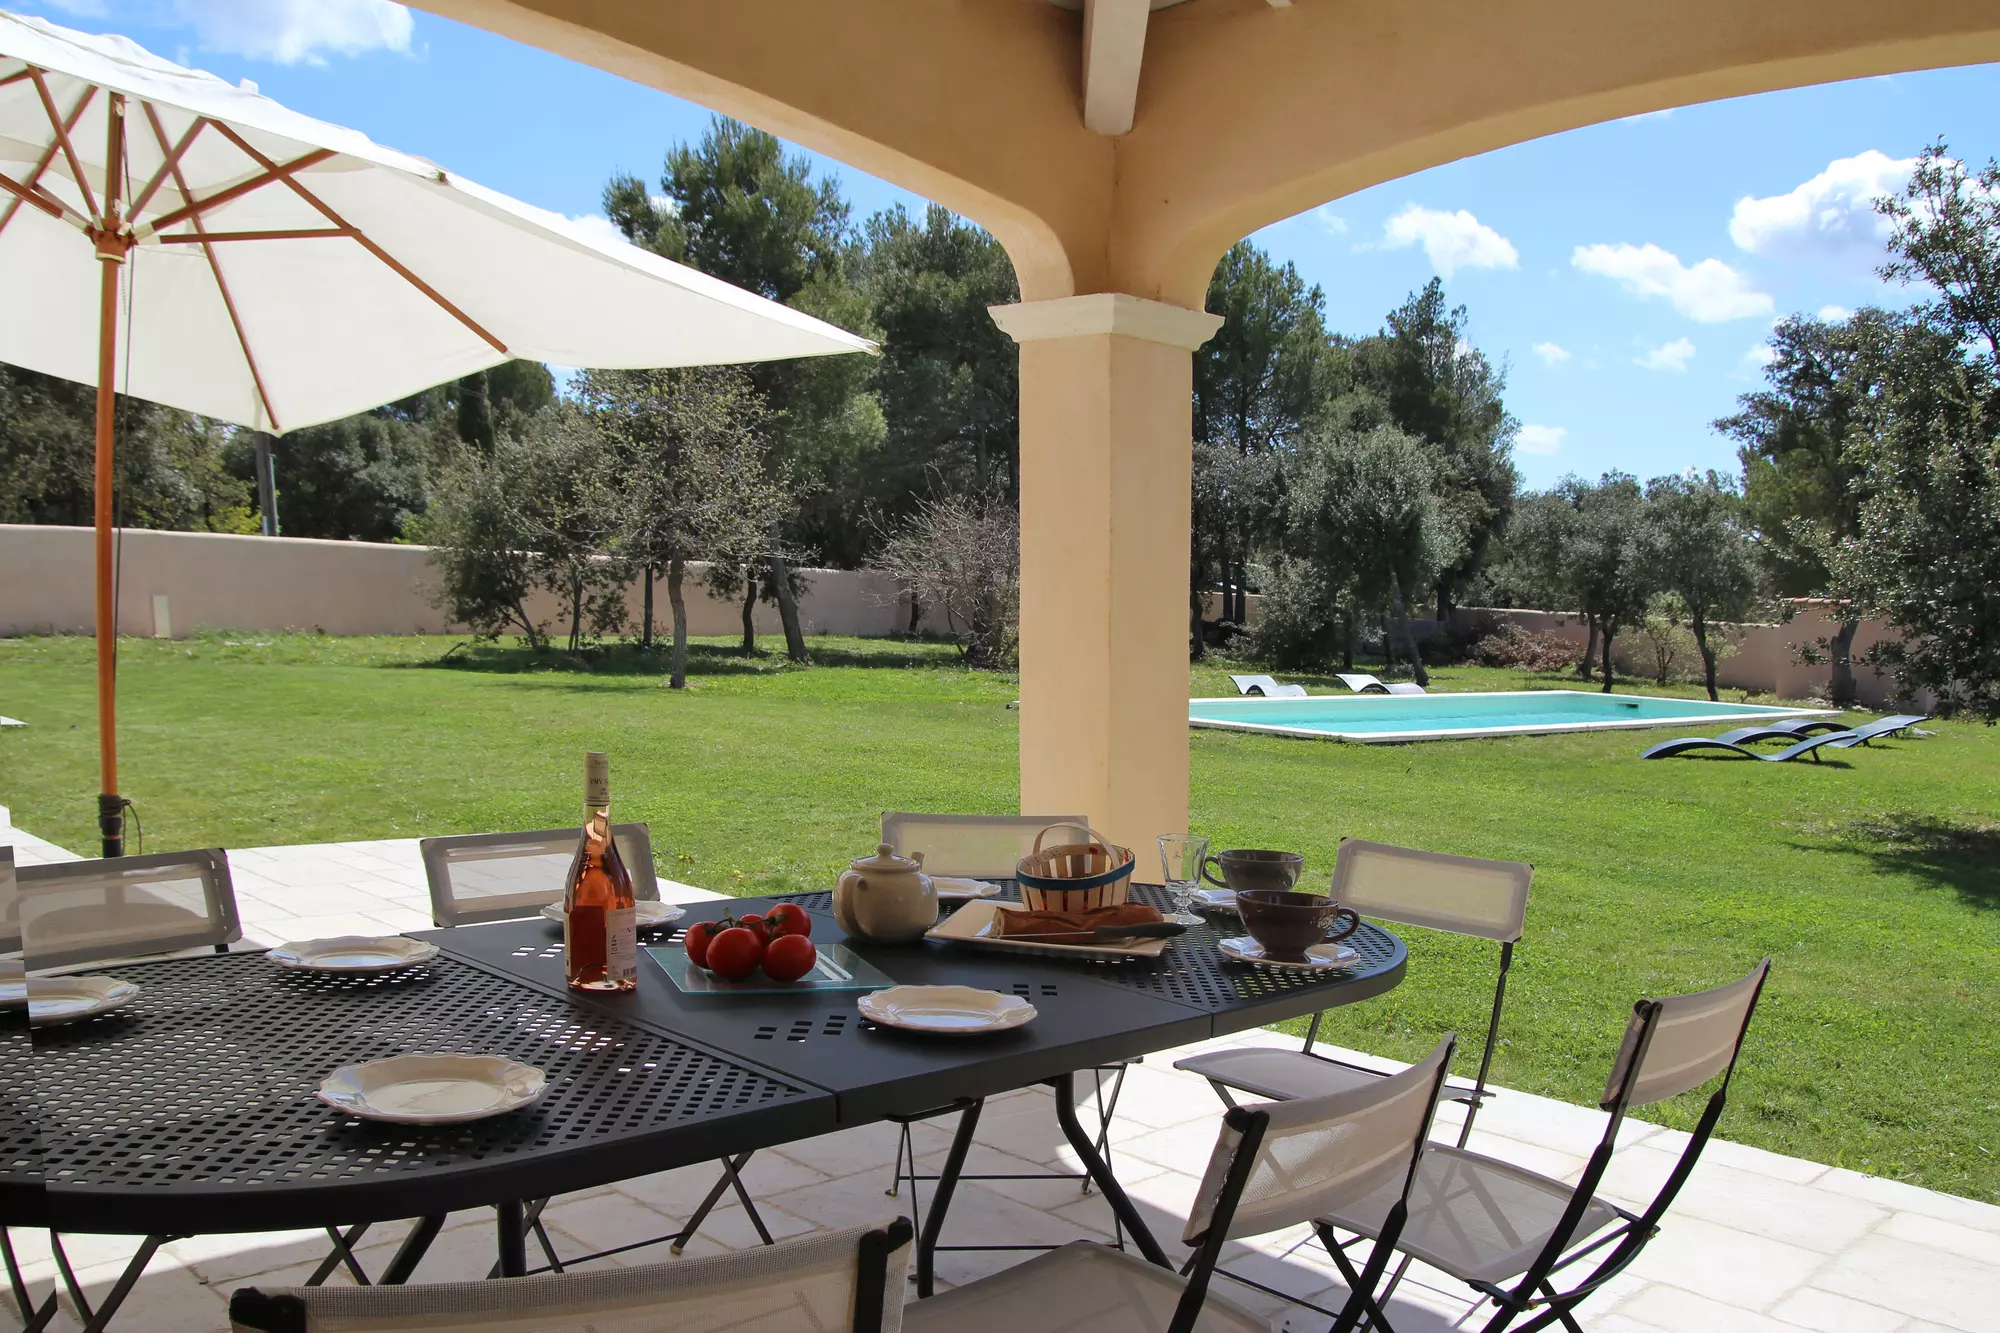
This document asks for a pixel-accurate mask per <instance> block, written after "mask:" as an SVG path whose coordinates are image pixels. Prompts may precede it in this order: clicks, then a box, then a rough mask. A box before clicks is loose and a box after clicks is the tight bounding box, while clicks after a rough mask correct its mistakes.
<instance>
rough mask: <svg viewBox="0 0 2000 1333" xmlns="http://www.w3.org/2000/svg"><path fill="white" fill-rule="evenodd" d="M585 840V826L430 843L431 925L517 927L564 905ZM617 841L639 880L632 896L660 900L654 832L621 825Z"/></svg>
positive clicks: (426, 853) (424, 846)
mask: <svg viewBox="0 0 2000 1333" xmlns="http://www.w3.org/2000/svg"><path fill="white" fill-rule="evenodd" d="M579 836H580V826H579V827H578V828H559V829H536V830H533V831H531V832H526V833H462V834H455V835H453V836H451V837H444V838H425V839H424V840H423V841H422V842H421V843H419V844H418V846H419V848H420V849H421V851H422V852H423V858H424V877H425V879H426V880H428V881H429V884H430V891H431V919H432V920H434V921H436V922H437V923H438V924H439V925H440V926H473V925H480V924H482V923H484V922H488V921H511V920H514V919H516V918H519V917H525V916H534V915H535V914H536V913H538V912H540V911H541V910H542V909H543V908H544V907H547V906H548V905H549V904H550V903H554V902H560V901H562V896H563V885H564V883H565V882H566V881H567V880H568V878H569V865H570V861H571V859H572V858H574V857H575V855H576V844H577V839H578V837H579ZM611 840H612V841H613V842H614V843H616V844H617V846H618V855H619V858H620V859H621V860H622V861H624V863H625V869H626V871H627V872H628V873H629V874H630V875H631V876H632V896H633V897H635V898H642V899H645V900H647V901H649V902H657V901H659V897H660V882H659V879H658V878H657V877H656V876H655V875H654V873H653V838H652V834H651V832H650V831H649V830H648V829H647V827H646V826H645V825H644V824H613V825H612V826H611Z"/></svg>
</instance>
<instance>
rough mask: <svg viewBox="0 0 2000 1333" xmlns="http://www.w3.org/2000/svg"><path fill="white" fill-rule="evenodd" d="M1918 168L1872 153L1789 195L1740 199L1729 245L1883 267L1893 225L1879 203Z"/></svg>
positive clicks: (1838, 164)
mask: <svg viewBox="0 0 2000 1333" xmlns="http://www.w3.org/2000/svg"><path fill="white" fill-rule="evenodd" d="M1916 164H1917V160H1916V159H1915V158H1914V157H1904V158H1893V157H1890V156H1889V155H1888V154H1887V153H1880V152H1877V151H1876V150H1875V149H1873V148H1871V149H1869V150H1868V151H1867V152H1865V153H1860V154H1857V155H1855V156H1854V157H1842V158H1836V159H1834V160H1833V161H1832V162H1831V163H1829V164H1828V165H1827V168H1826V170H1825V171H1822V172H1820V173H1819V175H1817V176H1814V177H1813V178H1812V179H1811V180H1809V181H1806V182H1805V183H1804V184H1802V185H1800V186H1798V187H1796V188H1795V189H1793V190H1791V191H1789V192H1787V193H1785V194H1774V195H1771V196H1769V197H1768V198H1764V199H1758V198H1755V197H1753V196H1750V195H1745V196H1743V198H1741V199H1738V200H1737V201H1736V211H1735V212H1734V213H1732V214H1731V215H1730V218H1729V239H1731V240H1732V241H1735V242H1736V244H1737V246H1738V247H1739V248H1741V249H1744V250H1748V251H1749V252H1750V253H1752V254H1760V255H1782V256H1796V257H1802V258H1816V259H1831V260H1847V261H1854V260H1860V261H1862V262H1864V263H1866V264H1869V265H1873V264H1876V263H1879V262H1880V261H1881V258H1882V241H1883V238H1884V237H1886V236H1888V234H1889V220H1888V219H1887V218H1884V217H1882V216H1881V215H1880V214H1878V213H1877V212H1876V211H1875V201H1876V200H1877V199H1879V198H1881V197H1882V196H1883V195H1885V194H1894V193H1896V192H1898V191H1899V190H1901V189H1902V188H1903V186H1904V185H1905V184H1907V183H1908V182H1909V179H1910V172H1911V170H1912V169H1913V168H1914V167H1915V166H1916Z"/></svg>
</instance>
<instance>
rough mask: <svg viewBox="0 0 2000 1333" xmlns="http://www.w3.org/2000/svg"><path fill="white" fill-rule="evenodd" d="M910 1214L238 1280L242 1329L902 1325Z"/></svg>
mask: <svg viewBox="0 0 2000 1333" xmlns="http://www.w3.org/2000/svg"><path fill="white" fill-rule="evenodd" d="M910 1235H911V1230H910V1224H909V1223H908V1222H906V1221H904V1220H903V1219H902V1218H897V1219H896V1220H895V1221H893V1222H890V1223H888V1224H886V1225H881V1226H874V1227H849V1228H847V1229H845V1230H842V1231H825V1232H820V1233H818V1234H815V1235H810V1236H801V1237H799V1238H798V1239H796V1240H788V1241H785V1242H783V1243H782V1244H779V1245H773V1246H771V1247H770V1248H768V1249H757V1250H740V1251H737V1252H735V1253H731V1254H717V1255H710V1256H707V1257H705V1258H700V1259H681V1260H678V1261H676V1262H674V1263H667V1264H649V1265H647V1266H645V1267H642V1268H625V1269H607V1270H602V1271H596V1272H590V1273H558V1274H544V1275H542V1276H539V1277H509V1278H497V1279H493V1280H490V1281H486V1282H441V1283H436V1284H433V1285H428V1286H417V1287H291V1288H283V1289H278V1290H273V1291H262V1290H260V1289H258V1288H256V1287H242V1288H239V1289H238V1290H237V1291H236V1292H235V1293H234V1294H233V1295H232V1296H231V1297H230V1300H229V1323H230V1327H231V1328H232V1329H233V1330H234V1333H334V1330H338V1333H409V1330H412V1329H416V1328H422V1329H424V1330H426V1333H487V1330H490V1329H496V1328H501V1327H504V1328H506V1329H507V1330H508V1333H593V1331H594V1333H610V1331H611V1330H625V1331H627V1333H636V1331H637V1330H647V1333H723V1331H724V1330H749V1329H769V1330H780V1329H786V1330H789V1329H800V1330H806V1329H816V1330H825V1333H897V1330H899V1329H900V1328H901V1327H902V1324H903V1275H904V1273H905V1272H906V1271H907V1270H908V1268H909V1266H910Z"/></svg>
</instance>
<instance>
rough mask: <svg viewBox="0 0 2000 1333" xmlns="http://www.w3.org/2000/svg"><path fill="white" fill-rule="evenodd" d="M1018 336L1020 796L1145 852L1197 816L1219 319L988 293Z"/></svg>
mask: <svg viewBox="0 0 2000 1333" xmlns="http://www.w3.org/2000/svg"><path fill="white" fill-rule="evenodd" d="M992 313H993V319H994V322H995V323H997V324H999V326H1000V327H1001V328H1002V329H1004V330H1005V331H1006V332H1007V333H1008V334H1009V335H1010V336H1011V337H1012V338H1013V339H1014V340H1015V341H1016V342H1018V343H1020V345H1021V809H1022V811H1023V812H1024V813H1028V814H1074V813H1081V814H1086V815H1088V816H1089V817H1090V819H1091V822H1092V823H1093V824H1094V825H1095V826H1096V827H1097V829H1098V830H1099V831H1100V832H1102V833H1103V834H1104V835H1105V836H1106V837H1108V838H1110V839H1111V840H1112V841H1114V842H1117V843H1121V844H1123V845H1125V846H1128V847H1131V848H1132V849H1133V851H1134V852H1135V853H1136V854H1137V855H1138V862H1139V864H1138V869H1137V873H1136V878H1138V879H1139V880H1142V881H1145V882H1150V883H1157V882H1159V878H1160V866H1159V856H1158V853H1157V851H1156V849H1155V846H1154V842H1153V839H1154V838H1155V837H1156V836H1157V835H1159V834H1162V833H1183V832H1186V831H1187V820H1188V726H1187V699H1188V690H1187V679H1188V582H1187V580H1188V524H1189V517H1190V516H1189V487H1190V484H1191V480H1192V477H1191V471H1192V439H1193V429H1194V421H1193V401H1192V399H1193V389H1194V349H1195V348H1197V347H1199V346H1201V344H1202V343H1204V342H1206V341H1207V340H1208V338H1209V337H1210V335H1212V334H1213V333H1214V332H1215V330H1216V329H1217V328H1218V327H1219V326H1220V325H1221V323H1222V320H1221V318H1220V317H1219V316H1216V315H1209V314H1203V313H1201V312H1199V311H1194V310H1187V309H1184V308H1182V307H1180V306H1171V305H1162V304H1160V303H1159V302H1157V301H1144V300H1140V299H1139V298H1138V297H1134V296H1125V295H1119V294H1109V293H1107V294H1101V295H1094V296H1070V297H1064V298H1061V299H1059V300H1051V301H1030V302H1026V303H1024V304H1021V305H1008V306H994V307H992Z"/></svg>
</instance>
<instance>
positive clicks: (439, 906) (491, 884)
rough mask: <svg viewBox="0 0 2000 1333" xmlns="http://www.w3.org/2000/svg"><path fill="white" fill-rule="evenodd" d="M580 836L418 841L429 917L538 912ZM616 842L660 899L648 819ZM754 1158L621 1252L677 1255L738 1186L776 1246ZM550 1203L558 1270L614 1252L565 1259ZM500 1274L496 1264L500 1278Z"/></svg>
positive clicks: (727, 1167)
mask: <svg viewBox="0 0 2000 1333" xmlns="http://www.w3.org/2000/svg"><path fill="white" fill-rule="evenodd" d="M576 840H577V831H576V830H575V829H574V828H558V829H536V830H534V831H532V832H527V833H463V834H455V835H453V836H450V837H443V838H425V839H423V840H422V841H421V842H420V843H418V844H417V846H418V850H419V851H420V852H421V853H422V855H423V859H424V878H425V879H426V880H427V881H428V882H429V884H430V891H431V919H432V920H433V921H435V922H437V923H438V924H439V925H440V926H471V925H481V924H484V923H486V922H490V921H516V920H519V919H521V918H523V917H531V916H537V915H539V914H540V913H541V910H542V909H543V908H544V907H547V906H548V905H549V904H551V903H557V902H561V901H562V896H563V885H564V883H565V881H566V880H567V879H568V877H569V865H570V860H571V859H572V858H573V857H574V856H575V855H576ZM611 841H612V842H613V843H614V844H616V846H617V848H618V856H619V859H620V860H622V861H624V863H625V869H626V871H627V873H629V874H630V875H631V876H632V896H633V897H635V898H642V899H645V900H646V901H648V902H658V901H659V898H660V881H659V877H658V876H657V875H656V874H655V873H654V871H653V835H652V832H651V830H649V829H648V828H647V826H646V825H644V824H613V825H612V826H611ZM750 1156H751V1155H750V1154H749V1153H747V1152H746V1153H741V1154H738V1155H737V1156H735V1157H725V1158H722V1159H721V1165H722V1177H721V1179H719V1180H717V1181H716V1183H715V1188H714V1189H712V1190H710V1191H709V1193H708V1196H707V1197H706V1198H705V1199H703V1200H702V1202H701V1205H700V1206H699V1207H698V1208H696V1209H695V1211H694V1213H693V1215H692V1216H690V1217H689V1219H688V1223H687V1225H686V1226H685V1227H683V1228H681V1229H680V1230H679V1231H677V1232H675V1233H674V1234H673V1235H671V1236H656V1237H654V1238H652V1239H651V1240H642V1241H636V1242H633V1243H631V1244H627V1245H621V1246H619V1247H618V1252H623V1251H625V1250H636V1249H643V1248H644V1247H645V1246H648V1245H657V1244H659V1243H660V1242H662V1241H665V1242H667V1243H668V1244H669V1246H670V1247H671V1249H672V1251H673V1253H675V1254H679V1253H680V1252H681V1250H682V1249H683V1248H685V1247H686V1245H687V1243H688V1242H689V1241H690V1240H692V1239H694V1235H695V1233H696V1232H697V1231H699V1230H700V1229H701V1224H702V1223H703V1222H705V1221H707V1220H708V1215H709V1213H710V1212H711V1211H712V1210H713V1209H714V1208H715V1205H716V1204H717V1203H719V1202H721V1200H722V1195H723V1193H724V1191H726V1190H729V1189H732V1188H733V1189H734V1190H735V1191H736V1197H737V1198H738V1199H740V1200H741V1201H742V1203H743V1211H744V1213H745V1214H746V1215H747V1216H748V1217H749V1219H750V1225H751V1226H753V1227H755V1228H756V1231H757V1236H758V1238H759V1239H760V1240H762V1241H763V1242H764V1244H766V1245H769V1244H771V1243H772V1240H771V1233H770V1231H769V1230H768V1229H766V1227H765V1226H764V1219H763V1218H762V1217H761V1216H760V1215H759V1214H758V1212H757V1205H756V1204H755V1203H754V1202H752V1201H751V1198H750V1191H749V1190H747V1189H746V1188H744V1185H743V1181H742V1179H741V1176H740V1173H741V1171H742V1170H743V1168H744V1166H745V1165H746V1164H748V1162H749V1161H750ZM547 1206H548V1200H547V1199H536V1200H534V1201H533V1202H531V1203H530V1204H529V1205H528V1209H527V1221H528V1223H529V1225H530V1228H531V1230H533V1232H534V1234H535V1239H536V1241H537V1242H538V1243H539V1244H540V1245H541V1247H542V1254H543V1256H544V1257H546V1258H547V1259H548V1261H549V1267H550V1268H551V1269H552V1270H553V1271H555V1272H558V1273H560V1272H562V1271H563V1268H564V1266H565V1264H566V1263H572V1264H574V1263H583V1262H585V1261H587V1260H590V1259H599V1258H602V1257H604V1254H606V1253H609V1251H599V1252H598V1253H594V1254H588V1255H584V1256H583V1257H582V1258H578V1259H570V1260H567V1261H565V1260H563V1259H560V1258H558V1257H557V1256H556V1250H555V1243H554V1242H553V1241H552V1240H550V1239H549V1233H548V1228H547V1227H545V1226H543V1225H542V1220H541V1216H542V1209H544V1208H545V1207H547ZM365 1231H366V1225H365V1224H363V1225H362V1226H361V1227H358V1228H354V1229H352V1231H351V1234H352V1236H353V1237H354V1238H356V1239H358V1238H359V1237H360V1236H361V1235H362V1234H364V1233H365ZM349 1244H350V1245H351V1244H352V1241H349ZM333 1257H334V1258H338V1257H339V1256H337V1255H336V1256H333ZM331 1261H332V1260H331V1259H330V1260H329V1262H331ZM349 1269H350V1271H351V1272H353V1273H354V1276H355V1277H356V1278H357V1279H358V1280H362V1281H365V1280H366V1279H365V1278H363V1277H362V1276H361V1273H360V1272H359V1269H358V1267H356V1266H355V1265H353V1264H351V1263H350V1264H349ZM498 1275H499V1270H498V1267H497V1266H496V1267H495V1270H494V1276H496V1277H497V1276H498ZM315 1285H317V1284H315Z"/></svg>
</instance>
